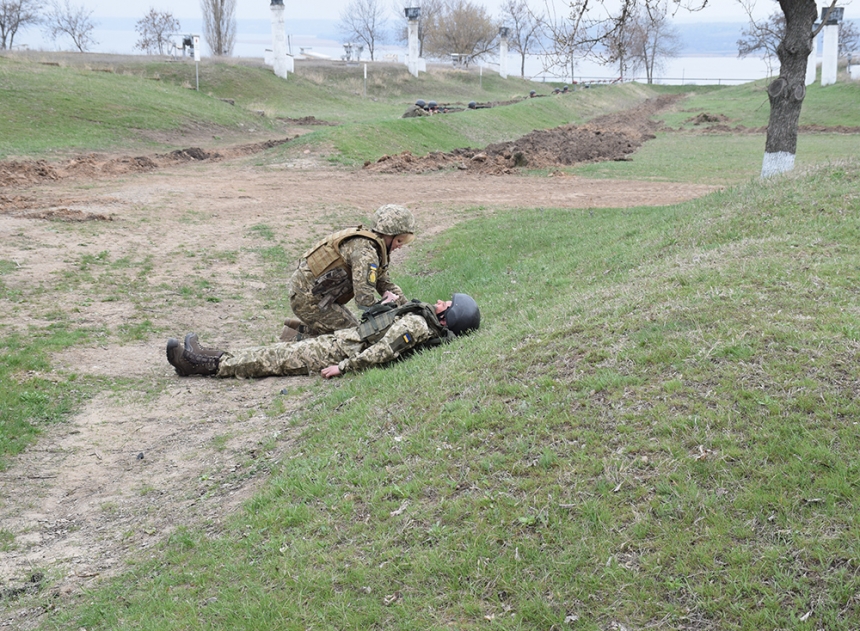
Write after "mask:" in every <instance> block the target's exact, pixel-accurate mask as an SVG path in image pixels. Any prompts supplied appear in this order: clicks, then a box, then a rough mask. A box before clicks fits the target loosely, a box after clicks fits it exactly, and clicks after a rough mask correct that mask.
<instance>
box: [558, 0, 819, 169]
mask: <svg viewBox="0 0 860 631" xmlns="http://www.w3.org/2000/svg"><path fill="white" fill-rule="evenodd" d="M569 1H570V15H569V17H568V22H569V23H570V24H572V25H574V26H576V27H581V28H575V29H574V30H573V33H574V34H575V35H576V41H575V42H574V43H575V44H576V45H577V46H578V47H581V48H584V49H586V50H593V49H594V48H596V47H597V46H599V45H600V44H602V43H603V42H604V41H605V38H606V37H610V36H612V35H613V34H616V33H617V32H618V31H619V30H621V29H623V27H624V25H625V23H626V22H627V21H628V20H629V19H630V18H631V17H632V16H633V15H635V13H636V10H637V9H648V8H655V7H656V8H659V7H661V6H665V5H666V2H668V1H669V0H614V1H612V2H607V1H606V0H569ZM738 2H740V3H741V4H742V5H744V6H748V5H749V0H738ZM671 4H672V6H673V11H678V10H680V9H686V10H690V11H700V10H702V9H705V8H706V7H707V6H708V4H709V0H671ZM835 6H836V0H831V4H830V5H829V7H827V8H825V9H823V11H824V12H826V13H828V14H829V11H830V10H831V9H832V8H833V7H835ZM779 7H780V9H781V11H782V14H783V17H784V18H785V34H784V35H783V37H782V39H781V41H780V43H779V45H778V46H777V51H776V52H777V57H778V58H779V77H777V78H776V79H775V80H774V81H773V82H771V83H770V85H768V88H767V93H768V98H769V100H770V119H769V121H768V126H767V139H766V141H765V152H764V159H763V161H762V170H761V175H762V177H770V176H772V175H776V174H778V173H783V172H785V171H790V170H791V169H793V168H794V157H795V154H796V153H797V123H798V120H799V119H800V109H801V106H802V105H803V99H804V98H805V96H806V64H807V60H808V58H809V53H810V52H811V51H812V44H813V41H814V38H815V37H816V36H817V35H818V32H819V31H820V29H821V26H819V27H817V28H813V26H814V24H815V22H816V20H817V19H818V17H819V15H818V6H817V2H816V0H779ZM822 24H823V21H822ZM563 44H564V46H570V43H569V42H563Z"/></svg>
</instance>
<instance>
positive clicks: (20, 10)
mask: <svg viewBox="0 0 860 631" xmlns="http://www.w3.org/2000/svg"><path fill="white" fill-rule="evenodd" d="M38 7H39V5H38V4H37V0H0V50H5V49H6V48H7V47H8V48H12V45H13V44H14V42H15V35H16V34H17V33H18V30H19V29H23V28H27V27H28V26H31V25H36V24H38V23H39V22H41V20H42V18H41V17H40V15H39V9H38Z"/></svg>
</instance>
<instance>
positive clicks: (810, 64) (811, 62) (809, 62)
mask: <svg viewBox="0 0 860 631" xmlns="http://www.w3.org/2000/svg"><path fill="white" fill-rule="evenodd" d="M817 39H818V38H817V37H816V38H814V39H813V40H812V50H811V51H809V57H807V59H806V85H812V84H813V83H815V71H816V70H817V68H816V67H815V66H816V63H817V57H816V56H815V46H816V43H817V42H816V40H817Z"/></svg>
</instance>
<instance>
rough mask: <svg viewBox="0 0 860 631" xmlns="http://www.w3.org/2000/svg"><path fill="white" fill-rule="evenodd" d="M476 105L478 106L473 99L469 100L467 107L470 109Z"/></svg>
mask: <svg viewBox="0 0 860 631" xmlns="http://www.w3.org/2000/svg"><path fill="white" fill-rule="evenodd" d="M476 107H478V104H477V103H475V102H474V101H469V109H470V110H473V109H475V108H476Z"/></svg>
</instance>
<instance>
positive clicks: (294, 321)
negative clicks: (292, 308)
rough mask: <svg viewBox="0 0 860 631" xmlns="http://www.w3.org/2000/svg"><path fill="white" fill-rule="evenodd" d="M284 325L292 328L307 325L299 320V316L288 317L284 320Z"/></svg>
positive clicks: (297, 328) (296, 328)
mask: <svg viewBox="0 0 860 631" xmlns="http://www.w3.org/2000/svg"><path fill="white" fill-rule="evenodd" d="M284 326H288V327H290V328H291V329H295V330H296V331H298V330H299V327H302V326H305V323H304V322H302V321H301V320H299V319H298V318H287V319H286V320H284Z"/></svg>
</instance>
